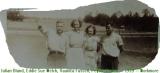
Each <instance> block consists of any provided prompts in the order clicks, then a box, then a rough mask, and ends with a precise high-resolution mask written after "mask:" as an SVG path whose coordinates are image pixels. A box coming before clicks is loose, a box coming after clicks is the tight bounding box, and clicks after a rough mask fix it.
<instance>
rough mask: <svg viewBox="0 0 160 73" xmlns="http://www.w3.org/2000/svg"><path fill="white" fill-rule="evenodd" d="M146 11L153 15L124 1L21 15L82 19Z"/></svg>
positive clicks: (133, 0) (137, 4)
mask: <svg viewBox="0 0 160 73" xmlns="http://www.w3.org/2000/svg"><path fill="white" fill-rule="evenodd" d="M146 8H147V9H148V10H149V11H150V12H151V13H154V14H155V11H154V9H152V8H150V7H148V6H147V5H146V4H144V3H141V2H139V1H137V0H126V1H113V2H106V3H99V4H93V5H89V6H81V7H78V8H76V9H74V10H56V11H25V12H22V14H23V15H25V16H29V17H42V18H78V17H80V18H83V17H84V16H85V15H86V14H90V13H92V14H93V15H96V14H97V13H105V14H108V15H112V14H113V13H115V12H118V11H121V12H122V14H124V15H125V14H127V13H128V12H129V11H132V12H133V13H134V12H138V13H139V14H140V15H142V10H143V9H146Z"/></svg>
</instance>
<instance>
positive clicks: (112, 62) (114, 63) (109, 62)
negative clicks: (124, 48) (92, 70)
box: [101, 55, 119, 70]
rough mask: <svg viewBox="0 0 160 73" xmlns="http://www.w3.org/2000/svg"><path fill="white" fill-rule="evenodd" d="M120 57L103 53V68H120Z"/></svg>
mask: <svg viewBox="0 0 160 73" xmlns="http://www.w3.org/2000/svg"><path fill="white" fill-rule="evenodd" d="M118 63H119V61H118V57H112V56H109V55H102V56H101V68H102V69H112V70H117V69H118Z"/></svg>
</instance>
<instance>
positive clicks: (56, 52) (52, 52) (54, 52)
mask: <svg viewBox="0 0 160 73" xmlns="http://www.w3.org/2000/svg"><path fill="white" fill-rule="evenodd" d="M49 54H62V55H64V53H63V52H60V51H53V50H52V51H50V52H49Z"/></svg>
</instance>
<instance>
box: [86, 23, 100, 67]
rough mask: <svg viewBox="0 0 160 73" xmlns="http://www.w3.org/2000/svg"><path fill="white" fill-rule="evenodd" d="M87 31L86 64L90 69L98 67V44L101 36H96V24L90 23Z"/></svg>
mask: <svg viewBox="0 0 160 73" xmlns="http://www.w3.org/2000/svg"><path fill="white" fill-rule="evenodd" d="M85 32H86V41H85V64H86V67H87V68H88V69H96V68H97V60H98V53H97V46H98V43H99V38H98V37H97V36H95V34H96V28H95V26H94V25H89V26H88V27H87V28H86V30H85Z"/></svg>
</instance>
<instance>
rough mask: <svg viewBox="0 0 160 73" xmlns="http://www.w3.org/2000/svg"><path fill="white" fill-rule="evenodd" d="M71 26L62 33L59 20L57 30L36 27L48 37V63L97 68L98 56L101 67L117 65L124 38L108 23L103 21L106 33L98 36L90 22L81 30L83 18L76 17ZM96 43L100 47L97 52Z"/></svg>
mask: <svg viewBox="0 0 160 73" xmlns="http://www.w3.org/2000/svg"><path fill="white" fill-rule="evenodd" d="M71 27H72V30H71V31H68V32H65V33H64V31H63V29H64V23H63V22H62V21H57V22H56V30H53V29H48V30H45V29H44V28H42V26H39V27H38V29H39V30H40V32H41V33H42V34H43V35H45V37H46V38H47V45H48V46H47V48H48V50H49V54H48V58H47V61H48V65H49V66H51V67H54V68H62V67H66V68H74V69H75V68H81V69H96V68H97V61H98V60H99V58H101V68H102V69H118V63H119V62H118V56H119V54H120V52H121V51H122V50H123V40H122V38H121V36H120V35H118V34H116V33H115V32H113V29H112V27H111V25H110V24H109V25H106V35H105V36H104V37H102V38H101V39H100V38H98V37H97V36H96V27H95V26H94V25H89V26H88V27H87V28H86V30H85V32H83V31H81V30H80V28H81V27H82V22H81V21H80V20H77V19H75V20H73V21H72V22H71ZM99 43H101V46H100V45H99ZM99 46H100V47H101V48H100V51H99V52H97V49H98V48H99ZM99 54H100V55H101V56H99Z"/></svg>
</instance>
